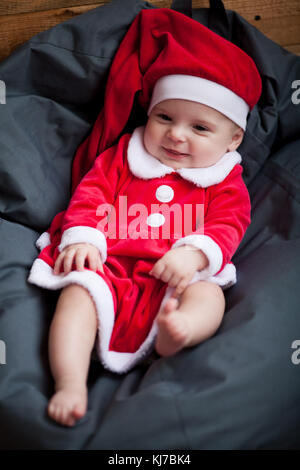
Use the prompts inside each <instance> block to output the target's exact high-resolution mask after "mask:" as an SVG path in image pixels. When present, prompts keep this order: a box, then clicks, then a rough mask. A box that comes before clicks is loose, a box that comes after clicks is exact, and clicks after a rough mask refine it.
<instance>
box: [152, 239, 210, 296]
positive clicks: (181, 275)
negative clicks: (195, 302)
mask: <svg viewBox="0 0 300 470" xmlns="http://www.w3.org/2000/svg"><path fill="white" fill-rule="evenodd" d="M207 266H208V259H207V257H206V255H205V254H204V253H203V251H201V250H199V249H197V248H195V247H194V246H191V245H184V246H179V247H177V248H173V249H172V250H169V251H167V253H165V254H164V255H163V256H162V257H161V258H160V259H159V260H158V261H157V262H156V263H155V265H154V266H153V268H152V270H151V271H150V274H151V275H152V276H154V277H156V279H161V280H162V281H163V282H166V283H167V284H168V285H169V287H173V288H174V292H173V294H172V296H173V297H177V296H179V295H180V294H182V292H183V291H184V290H185V289H186V287H187V286H188V284H189V282H190V281H191V279H192V278H193V276H194V274H195V272H196V271H201V270H202V269H204V268H206V267H207Z"/></svg>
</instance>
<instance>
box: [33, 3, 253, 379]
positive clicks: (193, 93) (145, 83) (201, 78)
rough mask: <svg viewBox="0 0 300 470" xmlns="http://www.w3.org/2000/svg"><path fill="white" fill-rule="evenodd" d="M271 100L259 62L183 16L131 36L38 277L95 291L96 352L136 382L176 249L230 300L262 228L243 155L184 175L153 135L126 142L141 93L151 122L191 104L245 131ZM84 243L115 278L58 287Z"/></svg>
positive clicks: (154, 16)
mask: <svg viewBox="0 0 300 470" xmlns="http://www.w3.org/2000/svg"><path fill="white" fill-rule="evenodd" d="M187 31H188V32H189V34H188V35H187V34H186V32H187ZM191 38H192V39H191ZM199 46H201V54H199V50H200V48H199ZM228 61H230V64H228ZM231 68H232V69H233V70H231ZM120 90H122V93H121V92H120ZM260 90H261V84H260V77H259V74H258V72H257V69H256V67H255V65H254V63H253V61H252V60H251V58H250V57H248V56H247V55H246V54H245V53H244V52H243V51H241V50H240V49H238V48H237V47H236V46H234V45H233V44H231V43H230V42H228V41H226V40H225V39H223V38H221V37H219V36H218V35H216V34H215V33H213V32H211V31H210V30H208V29H207V28H205V27H204V26H202V25H200V24H199V23H197V22H195V21H193V20H192V19H190V18H187V17H185V16H184V15H182V14H180V13H177V12H174V11H173V10H168V9H159V10H143V11H142V12H141V13H140V14H139V15H138V16H137V18H136V19H135V21H134V22H133V24H132V26H131V28H130V29H129V31H128V33H127V34H126V36H125V38H124V40H123V42H122V44H121V46H120V47H119V50H118V52H117V54H116V56H115V59H114V62H113V64H112V67H111V71H110V75H109V78H108V82H107V89H106V95H105V106H104V109H103V111H102V113H101V115H100V116H99V118H98V120H97V122H96V124H95V127H94V129H93V131H92V133H91V135H90V137H89V138H88V139H87V140H86V141H85V142H84V143H83V144H82V145H81V147H80V148H79V150H78V152H77V155H76V157H75V161H74V168H73V183H74V185H73V188H74V193H73V196H72V199H71V201H70V204H69V207H68V209H67V210H66V211H65V212H64V213H60V214H58V215H57V216H56V217H55V218H54V220H53V222H52V225H51V227H50V229H49V230H48V232H45V233H44V234H42V235H41V237H40V238H39V240H38V241H37V245H38V247H39V248H40V249H41V253H40V255H39V257H38V258H37V259H36V260H35V261H34V263H33V266H32V269H31V272H30V276H29V282H32V283H34V284H36V285H38V286H41V287H44V288H47V289H61V288H63V287H65V286H67V285H69V284H72V283H76V284H79V285H81V286H83V287H85V288H86V289H87V291H88V292H89V293H90V295H91V297H92V298H93V300H94V303H95V306H96V310H97V314H98V317H99V331H98V336H97V343H96V346H97V351H98V353H99V357H100V360H101V361H102V363H103V365H104V366H105V367H106V368H108V369H110V370H112V371H114V372H118V373H121V372H126V371H128V370H129V369H130V368H132V367H133V366H134V365H135V364H136V363H137V362H138V361H140V360H141V359H142V358H143V357H144V356H145V354H147V353H148V352H149V351H150V350H151V347H152V346H153V343H154V339H155V336H156V331H157V327H156V322H155V318H156V315H157V313H158V311H159V308H160V307H161V306H162V305H163V303H164V302H165V301H166V300H167V298H169V296H170V295H171V291H172V289H170V288H168V287H167V285H166V284H165V283H163V282H162V281H159V280H157V279H155V278H154V277H153V276H150V275H149V272H150V271H151V269H152V267H153V266H154V264H155V263H156V261H157V260H158V259H159V258H161V257H162V256H163V255H164V254H165V253H166V252H167V251H168V250H170V249H173V248H175V247H177V246H180V245H192V246H194V247H196V248H198V249H201V250H202V251H203V252H204V253H205V254H206V256H207V258H208V260H209V265H208V267H207V268H206V269H205V270H203V271H201V272H197V273H196V274H195V276H194V278H193V279H192V281H191V282H195V281H197V280H208V281H211V282H215V283H217V284H219V285H220V286H222V287H224V288H225V287H227V286H229V285H232V284H234V283H235V282H236V272H235V267H234V265H233V264H232V263H231V258H232V256H233V254H234V252H235V251H236V249H237V247H238V245H239V243H240V241H241V239H242V237H243V235H244V233H245V230H246V228H247V226H248V224H249V222H250V200H249V195H248V192H247V189H246V187H245V184H244V182H243V180H242V177H241V174H242V167H241V165H240V163H241V156H240V155H239V153H238V152H228V153H226V154H225V155H224V156H223V157H222V158H221V159H220V160H219V161H218V162H217V163H216V164H214V165H212V166H210V167H207V168H181V169H178V170H174V169H173V168H171V167H168V166H166V165H164V164H163V163H162V162H160V161H159V160H157V159H156V158H154V157H153V156H152V155H150V154H149V153H148V152H147V151H146V149H145V147H144V145H143V134H144V127H143V126H141V127H138V128H137V129H135V131H134V132H133V134H132V135H131V134H124V135H122V136H121V137H120V135H121V134H122V130H123V128H124V126H125V124H126V122H127V120H128V117H129V115H130V112H131V108H132V105H133V99H134V96H135V93H136V92H139V100H140V103H141V104H142V105H143V106H144V107H145V108H146V109H148V114H149V113H150V111H151V109H152V108H153V106H155V104H157V103H158V102H160V101H163V100H166V99H172V98H177V99H178V98H181V99H188V100H191V101H197V102H200V103H203V104H206V105H208V106H211V107H212V108H214V109H217V110H218V111H220V112H222V113H223V114H224V115H226V116H227V117H229V118H230V119H231V120H232V121H234V122H236V123H237V124H238V125H239V126H241V127H242V128H243V129H245V126H246V117H247V113H248V111H249V109H251V108H252V107H253V106H254V104H255V103H256V102H257V100H258V98H259V95H260ZM118 109H120V113H118V116H117V117H118V119H117V120H116V114H115V113H116V111H117V110H118ZM118 137H120V138H119V139H118V142H117V143H114V141H115V140H116V139H117V138H118ZM99 150H100V151H99ZM84 158H85V160H84ZM92 163H93V165H92ZM84 174H85V177H84V178H83V179H81V178H82V176H83V175H84ZM80 180H81V182H80V183H79V181H80ZM78 183H79V184H78ZM195 207H196V210H195ZM79 242H86V243H91V244H93V245H94V246H96V247H98V249H99V251H100V253H101V258H102V261H103V263H104V265H103V269H104V273H102V272H100V271H97V272H93V271H92V270H90V269H88V268H86V269H85V270H84V271H80V272H79V271H75V270H74V271H72V272H70V273H69V274H67V275H63V274H60V275H54V274H53V266H54V263H55V260H56V258H57V256H58V254H59V253H60V251H62V250H63V249H64V248H65V247H66V246H68V245H70V244H73V243H79Z"/></svg>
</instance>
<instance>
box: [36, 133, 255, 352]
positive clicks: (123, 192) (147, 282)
mask: <svg viewBox="0 0 300 470" xmlns="http://www.w3.org/2000/svg"><path fill="white" fill-rule="evenodd" d="M129 138H130V135H128V134H127V135H125V136H123V137H122V138H121V139H120V141H119V143H118V144H117V145H115V146H113V147H112V148H110V149H108V150H107V151H105V152H104V153H103V154H102V155H100V156H99V157H98V158H97V159H96V161H95V164H94V166H93V168H92V169H91V170H90V171H89V172H88V173H87V175H86V176H85V178H83V180H82V181H81V183H80V184H79V185H78V187H77V189H76V190H75V192H74V195H73V197H72V199H71V202H70V204H69V207H68V209H67V211H66V212H65V214H64V217H63V220H61V221H60V222H61V225H62V231H63V232H64V231H65V230H67V229H69V228H71V227H77V226H88V227H92V228H98V229H99V230H101V227H102V233H105V231H106V229H107V226H106V225H105V224H103V223H102V222H103V214H100V216H99V215H97V209H99V206H100V205H101V204H103V203H109V204H112V205H113V206H114V207H115V209H116V223H115V224H114V226H115V227H116V230H117V234H118V233H119V229H123V230H124V231H125V233H126V236H124V238H119V237H118V236H117V237H115V234H112V238H109V237H108V238H107V239H106V242H107V260H106V262H105V264H104V266H103V267H104V276H103V275H102V274H101V273H100V272H98V274H99V275H101V277H103V278H104V279H105V280H106V282H107V283H108V285H109V287H110V290H111V292H112V294H113V299H114V305H115V307H116V319H115V325H114V330H113V334H112V337H111V341H110V349H111V350H114V351H120V352H134V351H136V350H137V349H138V348H139V346H140V345H141V343H142V342H143V341H144V340H145V339H146V337H147V335H148V333H149V331H150V328H151V326H152V323H153V320H154V318H155V316H156V314H157V312H158V309H159V306H160V303H161V301H162V299H163V296H164V294H165V290H166V287H167V286H166V284H165V283H163V282H161V281H157V280H156V279H155V278H154V277H152V276H150V275H149V271H150V270H151V268H152V267H153V265H154V263H155V262H156V261H157V260H158V259H159V258H161V257H162V256H163V254H164V253H166V252H167V251H168V250H169V249H170V248H171V247H172V245H173V243H174V242H175V241H176V240H177V239H178V238H179V237H178V236H177V234H176V231H177V228H178V226H177V225H176V224H174V221H173V219H172V218H170V225H169V229H170V237H169V238H167V239H163V238H162V237H163V232H162V231H161V230H162V228H161V227H160V228H159V229H156V230H157V232H156V233H157V235H158V238H157V239H153V238H151V230H153V229H151V227H148V226H147V227H148V228H147V229H148V234H147V236H148V238H144V239H134V240H133V239H132V238H131V237H130V236H129V235H128V230H129V227H130V225H131V224H132V222H133V221H134V220H135V219H136V217H137V215H138V214H133V215H129V213H128V214H127V221H125V222H124V223H122V221H124V220H125V218H124V209H122V210H120V204H121V202H120V201H121V199H122V197H124V196H126V202H127V207H128V208H130V207H131V205H132V204H137V203H139V204H143V205H144V206H145V207H146V208H147V213H148V214H151V213H152V210H151V204H157V203H158V201H157V198H156V190H157V188H158V187H160V186H161V185H169V186H171V187H172V189H173V190H174V198H173V200H172V205H173V204H179V205H180V206H181V207H182V208H183V205H184V204H193V205H194V206H195V203H197V204H204V214H205V218H204V235H207V236H209V237H211V238H212V239H213V240H214V241H215V242H216V243H217V244H218V246H219V247H220V248H221V250H222V254H223V264H222V267H221V269H222V268H223V267H224V266H225V264H227V263H228V262H230V260H231V258H232V256H233V254H234V252H235V250H236V248H237V246H238V244H239V243H240V241H241V238H242V237H243V235H244V233H245V230H246V228H247V226H248V224H249V222H250V201H249V196H248V192H247V189H246V187H245V185H244V183H243V180H242V178H241V173H242V167H241V166H240V165H236V166H235V167H234V168H233V170H232V171H231V172H230V174H229V175H228V176H227V177H226V178H225V179H224V181H223V182H222V183H220V184H217V185H213V186H210V187H208V188H206V189H204V188H200V187H197V186H196V185H195V184H193V183H192V182H190V181H187V180H185V179H183V178H182V177H181V176H180V175H179V174H178V173H176V172H175V171H174V172H173V173H171V174H169V175H165V176H163V177H160V178H153V179H149V180H142V179H140V178H138V177H136V176H134V175H133V174H132V173H131V171H130V169H129V166H128V162H127V146H128V141H129ZM159 204H161V203H159ZM123 207H124V206H123ZM98 214H99V211H98ZM195 219H196V218H194V220H193V226H192V232H191V234H199V233H200V234H203V227H197V226H196V220H195ZM182 221H183V219H182ZM99 223H101V224H102V225H101V226H100V225H99ZM53 228H54V231H53V233H50V235H51V241H52V245H51V246H49V247H46V248H45V249H44V250H43V251H42V252H41V254H40V258H41V259H42V260H44V261H45V262H46V263H48V264H49V265H50V266H53V263H54V261H55V259H56V257H57V255H58V249H57V245H58V244H59V243H60V236H59V235H58V233H59V232H58V231H57V230H55V227H53ZM137 230H139V229H137ZM123 233H124V232H123ZM152 234H153V232H152ZM184 235H189V233H183V230H182V236H184ZM102 314H103V315H105V312H102Z"/></svg>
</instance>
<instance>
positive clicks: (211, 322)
mask: <svg viewBox="0 0 300 470" xmlns="http://www.w3.org/2000/svg"><path fill="white" fill-rule="evenodd" d="M224 311H225V299H224V294H223V291H222V289H221V288H220V287H219V286H218V285H216V284H213V283H212V282H206V281H198V282H195V283H193V284H190V285H189V286H188V287H187V288H186V289H185V291H184V292H183V294H182V295H181V297H180V299H179V301H178V300H177V299H174V298H170V299H169V300H168V301H167V302H166V304H165V306H164V308H163V309H162V310H161V311H160V312H159V314H158V316H157V326H158V334H157V339H156V343H155V349H156V351H157V352H158V354H160V355H161V356H171V355H172V354H175V353H177V352H178V351H180V350H181V349H183V348H187V347H190V346H194V345H195V344H199V343H201V342H202V341H204V340H206V339H207V338H210V337H211V336H212V335H213V334H214V333H215V332H216V331H217V329H218V328H219V326H220V324H221V321H222V318H223V315H224Z"/></svg>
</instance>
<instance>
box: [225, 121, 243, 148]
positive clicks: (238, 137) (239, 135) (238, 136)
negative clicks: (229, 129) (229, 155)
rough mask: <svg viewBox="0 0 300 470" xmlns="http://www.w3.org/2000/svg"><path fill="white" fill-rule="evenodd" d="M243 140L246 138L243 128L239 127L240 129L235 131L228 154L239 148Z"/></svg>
mask: <svg viewBox="0 0 300 470" xmlns="http://www.w3.org/2000/svg"><path fill="white" fill-rule="evenodd" d="M243 138H244V131H243V129H242V128H241V127H239V128H238V129H236V130H235V131H234V134H233V136H232V140H231V143H230V145H229V146H228V150H227V151H228V152H233V151H234V150H236V149H237V148H238V147H239V145H240V144H241V142H242V140H243Z"/></svg>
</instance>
